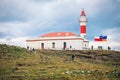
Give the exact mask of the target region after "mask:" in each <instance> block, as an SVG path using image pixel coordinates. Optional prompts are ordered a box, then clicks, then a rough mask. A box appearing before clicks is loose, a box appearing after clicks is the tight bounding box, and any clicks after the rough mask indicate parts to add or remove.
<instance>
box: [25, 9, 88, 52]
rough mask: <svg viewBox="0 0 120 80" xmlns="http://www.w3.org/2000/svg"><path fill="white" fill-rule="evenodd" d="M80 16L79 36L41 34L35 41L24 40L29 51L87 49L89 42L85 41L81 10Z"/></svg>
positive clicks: (84, 26) (84, 16)
mask: <svg viewBox="0 0 120 80" xmlns="http://www.w3.org/2000/svg"><path fill="white" fill-rule="evenodd" d="M80 16H81V17H80V36H77V35H76V34H74V33H72V32H51V33H47V34H43V35H41V36H40V37H38V38H37V39H29V40H26V42H27V46H28V47H29V48H31V49H33V48H34V49H54V50H62V49H69V50H83V49H88V48H89V41H88V40H87V39H86V22H87V19H86V14H85V12H84V10H82V12H81V14H80Z"/></svg>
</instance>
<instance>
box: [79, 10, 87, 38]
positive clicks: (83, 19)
mask: <svg viewBox="0 0 120 80" xmlns="http://www.w3.org/2000/svg"><path fill="white" fill-rule="evenodd" d="M86 22H87V18H86V14H85V11H84V9H82V12H81V14H80V36H81V37H82V38H84V39H85V38H86Z"/></svg>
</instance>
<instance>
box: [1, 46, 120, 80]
mask: <svg viewBox="0 0 120 80" xmlns="http://www.w3.org/2000/svg"><path fill="white" fill-rule="evenodd" d="M72 54H74V55H75V60H74V61H72V59H71V55H72ZM0 80H120V52H117V51H106V50H77V51H67V50H57V51H56V50H35V51H30V50H27V49H25V48H20V47H16V46H8V45H3V44H0Z"/></svg>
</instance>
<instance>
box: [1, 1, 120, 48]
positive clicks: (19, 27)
mask: <svg viewBox="0 0 120 80" xmlns="http://www.w3.org/2000/svg"><path fill="white" fill-rule="evenodd" d="M82 8H84V10H85V12H86V15H87V18H88V22H87V39H88V40H90V41H91V42H93V41H94V37H95V36H99V35H107V36H108V42H109V43H110V44H109V45H110V46H111V47H112V48H116V49H119V50H120V0H92V1H91V0H0V43H6V44H11V45H17V46H26V43H25V40H26V39H28V38H32V37H33V38H37V37H39V36H40V35H42V34H44V33H48V32H60V31H69V32H73V33H76V34H78V35H79V22H78V20H79V18H80V12H81V10H82Z"/></svg>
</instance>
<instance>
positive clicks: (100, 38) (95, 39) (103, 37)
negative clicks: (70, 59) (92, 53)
mask: <svg viewBox="0 0 120 80" xmlns="http://www.w3.org/2000/svg"><path fill="white" fill-rule="evenodd" d="M94 41H107V36H99V37H95V38H94Z"/></svg>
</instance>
